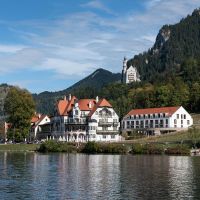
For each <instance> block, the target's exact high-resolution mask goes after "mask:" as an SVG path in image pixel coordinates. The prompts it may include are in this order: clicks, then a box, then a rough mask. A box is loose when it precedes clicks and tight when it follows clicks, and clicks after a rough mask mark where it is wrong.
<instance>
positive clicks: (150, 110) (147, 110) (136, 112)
mask: <svg viewBox="0 0 200 200" xmlns="http://www.w3.org/2000/svg"><path fill="white" fill-rule="evenodd" d="M179 108H180V106H176V107H161V108H145V109H133V110H131V111H130V112H129V113H128V114H127V115H126V116H130V115H141V114H143V115H145V114H155V113H168V114H169V115H172V114H173V113H175V112H176V111H177V110H178V109H179Z"/></svg>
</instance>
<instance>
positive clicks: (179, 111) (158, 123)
mask: <svg viewBox="0 0 200 200" xmlns="http://www.w3.org/2000/svg"><path fill="white" fill-rule="evenodd" d="M192 125H193V119H192V117H191V115H190V114H189V113H188V112H187V111H186V110H185V109H184V108H183V107H182V106H178V107H162V108H147V109H134V110H131V111H130V112H129V113H128V114H127V115H126V116H125V117H124V118H123V120H122V132H127V133H131V132H132V131H137V132H143V133H144V134H146V135H159V134H163V133H168V132H173V131H181V130H187V129H188V127H190V126H192Z"/></svg>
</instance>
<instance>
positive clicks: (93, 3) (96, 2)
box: [81, 0, 115, 14]
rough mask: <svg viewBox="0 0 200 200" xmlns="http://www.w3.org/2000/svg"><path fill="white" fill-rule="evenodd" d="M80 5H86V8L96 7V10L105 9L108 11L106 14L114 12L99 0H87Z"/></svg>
mask: <svg viewBox="0 0 200 200" xmlns="http://www.w3.org/2000/svg"><path fill="white" fill-rule="evenodd" d="M81 6H83V7H88V8H94V9H98V10H102V11H105V12H106V13H108V14H115V13H114V12H113V11H112V10H111V9H109V8H108V7H106V6H105V5H104V4H103V3H102V2H101V1H99V0H92V1H89V2H87V3H85V4H82V5H81Z"/></svg>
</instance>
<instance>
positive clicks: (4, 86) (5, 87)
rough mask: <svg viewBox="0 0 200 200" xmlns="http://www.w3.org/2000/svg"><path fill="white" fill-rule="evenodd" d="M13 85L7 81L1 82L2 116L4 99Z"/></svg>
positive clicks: (0, 100)
mask: <svg viewBox="0 0 200 200" xmlns="http://www.w3.org/2000/svg"><path fill="white" fill-rule="evenodd" d="M11 87H12V86H10V85H7V84H5V83H3V84H0V118H1V117H2V116H3V115H4V109H3V105H4V100H5V97H6V95H7V93H8V91H9V89H10V88H11Z"/></svg>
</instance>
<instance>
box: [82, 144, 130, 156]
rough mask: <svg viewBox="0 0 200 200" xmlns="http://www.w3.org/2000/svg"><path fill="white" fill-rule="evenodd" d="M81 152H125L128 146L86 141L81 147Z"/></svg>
mask: <svg viewBox="0 0 200 200" xmlns="http://www.w3.org/2000/svg"><path fill="white" fill-rule="evenodd" d="M82 152H83V153H91V154H94V153H107V154H125V153H127V152H128V148H127V146H126V145H124V144H113V143H96V142H88V143H86V144H85V147H83V149H82Z"/></svg>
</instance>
